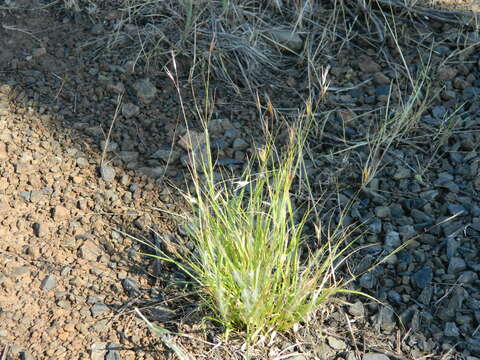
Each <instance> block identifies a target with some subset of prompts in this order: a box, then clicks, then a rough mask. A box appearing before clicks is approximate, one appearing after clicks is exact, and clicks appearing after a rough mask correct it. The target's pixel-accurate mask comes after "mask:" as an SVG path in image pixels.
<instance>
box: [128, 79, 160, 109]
mask: <svg viewBox="0 0 480 360" xmlns="http://www.w3.org/2000/svg"><path fill="white" fill-rule="evenodd" d="M133 88H134V89H135V91H136V93H137V97H138V98H139V99H140V101H142V102H143V103H144V104H150V103H151V102H152V101H153V99H154V98H155V96H156V95H157V88H156V87H155V86H154V85H153V84H152V83H151V82H150V80H148V79H141V80H138V81H136V82H135V83H134V84H133Z"/></svg>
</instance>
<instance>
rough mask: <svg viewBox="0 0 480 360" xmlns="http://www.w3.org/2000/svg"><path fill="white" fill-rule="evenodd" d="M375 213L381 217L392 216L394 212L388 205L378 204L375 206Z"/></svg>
mask: <svg viewBox="0 0 480 360" xmlns="http://www.w3.org/2000/svg"><path fill="white" fill-rule="evenodd" d="M375 215H376V216H378V217H379V218H386V217H390V216H391V215H392V214H391V212H390V208H389V207H388V206H377V207H376V208H375Z"/></svg>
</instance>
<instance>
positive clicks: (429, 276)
mask: <svg viewBox="0 0 480 360" xmlns="http://www.w3.org/2000/svg"><path fill="white" fill-rule="evenodd" d="M432 280H433V270H432V268H431V267H430V266H424V267H422V268H421V269H420V270H418V271H417V272H415V273H414V274H413V276H412V281H413V284H414V285H415V286H416V287H418V288H420V289H423V288H425V287H426V286H427V285H430V283H431V282H432Z"/></svg>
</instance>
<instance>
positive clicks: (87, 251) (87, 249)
mask: <svg viewBox="0 0 480 360" xmlns="http://www.w3.org/2000/svg"><path fill="white" fill-rule="evenodd" d="M79 255H80V257H82V258H83V259H85V260H88V261H97V259H98V257H99V256H100V255H102V251H101V250H100V249H99V248H98V246H97V245H95V243H93V241H91V240H87V241H85V242H84V243H83V245H82V246H81V247H80V249H79Z"/></svg>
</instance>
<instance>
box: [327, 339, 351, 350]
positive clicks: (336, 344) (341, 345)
mask: <svg viewBox="0 0 480 360" xmlns="http://www.w3.org/2000/svg"><path fill="white" fill-rule="evenodd" d="M327 342H328V345H329V346H330V347H331V348H332V349H334V350H345V349H346V348H347V344H345V342H344V341H342V340H340V339H337V338H335V337H333V336H329V337H327Z"/></svg>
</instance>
